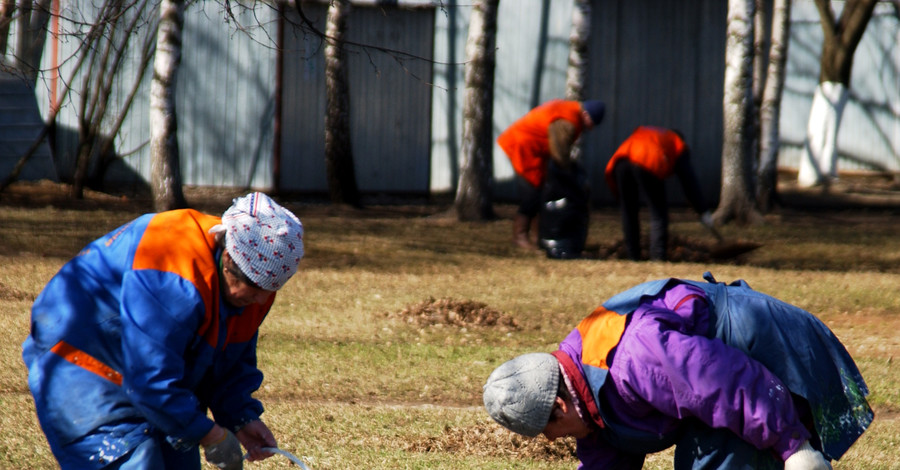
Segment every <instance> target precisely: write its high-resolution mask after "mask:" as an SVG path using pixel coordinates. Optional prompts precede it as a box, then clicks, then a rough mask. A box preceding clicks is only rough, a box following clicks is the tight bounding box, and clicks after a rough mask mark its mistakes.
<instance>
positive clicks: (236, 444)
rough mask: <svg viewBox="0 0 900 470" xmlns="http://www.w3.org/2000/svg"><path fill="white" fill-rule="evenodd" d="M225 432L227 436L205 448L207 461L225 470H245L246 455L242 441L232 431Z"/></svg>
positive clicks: (224, 435) (204, 452)
mask: <svg viewBox="0 0 900 470" xmlns="http://www.w3.org/2000/svg"><path fill="white" fill-rule="evenodd" d="M223 431H225V434H223V435H222V438H221V439H219V440H218V441H216V442H213V443H212V444H208V445H206V446H204V447H203V454H204V455H205V456H206V461H207V462H209V463H211V464H213V465H215V466H216V467H219V468H221V469H224V470H243V468H244V454H243V452H241V443H240V441H238V438H237V437H235V435H234V433H232V432H231V431H229V430H227V429H223Z"/></svg>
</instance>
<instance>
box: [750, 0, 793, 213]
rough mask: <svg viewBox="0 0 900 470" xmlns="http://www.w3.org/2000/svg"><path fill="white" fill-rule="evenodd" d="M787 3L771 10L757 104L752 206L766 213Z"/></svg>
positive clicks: (773, 183) (773, 185)
mask: <svg viewBox="0 0 900 470" xmlns="http://www.w3.org/2000/svg"><path fill="white" fill-rule="evenodd" d="M790 20H791V0H775V1H774V4H773V7H772V21H771V39H770V41H769V48H768V53H767V57H768V61H763V62H762V64H761V65H765V68H766V72H765V74H763V76H764V77H765V83H763V84H762V87H761V88H762V97H761V100H760V105H759V124H760V125H759V169H758V170H757V183H756V203H757V207H758V208H759V209H760V210H762V211H763V212H768V211H770V210H771V209H772V207H773V206H774V202H775V200H776V199H777V182H778V181H777V179H778V143H779V140H780V138H779V115H780V114H781V95H782V92H783V90H784V79H785V63H786V62H787V51H788V42H789V41H790Z"/></svg>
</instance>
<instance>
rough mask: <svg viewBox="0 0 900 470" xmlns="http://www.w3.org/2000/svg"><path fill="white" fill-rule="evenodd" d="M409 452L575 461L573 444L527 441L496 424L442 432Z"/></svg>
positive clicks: (411, 444) (409, 446)
mask: <svg viewBox="0 0 900 470" xmlns="http://www.w3.org/2000/svg"><path fill="white" fill-rule="evenodd" d="M405 450H407V451H409V452H443V453H449V454H457V455H458V454H466V455H473V456H478V457H504V458H506V457H518V458H528V459H534V460H539V461H544V462H546V461H573V462H574V461H575V460H576V458H575V440H574V439H557V440H555V441H553V442H550V441H548V440H547V439H544V438H543V437H535V438H528V437H524V436H520V435H518V434H516V433H513V432H510V431H508V430H506V429H504V428H503V427H501V426H499V425H496V424H476V425H474V426H468V427H453V426H448V427H446V428H444V432H443V434H441V435H440V436H429V437H426V438H423V439H421V440H418V441H411V442H409V443H408V444H407V445H406V448H405Z"/></svg>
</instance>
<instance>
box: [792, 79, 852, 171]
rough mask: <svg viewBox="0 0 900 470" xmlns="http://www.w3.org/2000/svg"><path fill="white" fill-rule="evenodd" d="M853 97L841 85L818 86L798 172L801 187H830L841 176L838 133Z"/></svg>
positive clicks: (822, 84) (810, 112)
mask: <svg viewBox="0 0 900 470" xmlns="http://www.w3.org/2000/svg"><path fill="white" fill-rule="evenodd" d="M849 97H850V92H849V90H847V87H845V86H844V85H842V84H841V83H839V82H822V83H820V84H819V86H817V87H816V92H815V94H814V95H813V103H812V108H811V109H810V110H809V123H808V124H807V128H806V141H805V142H804V146H803V147H804V148H803V154H802V156H801V159H800V170H799V171H798V173H797V183H798V184H799V185H800V186H802V187H811V186H816V185H819V184H826V183H827V180H828V179H830V178H835V177H837V151H838V149H837V134H838V129H840V127H841V116H842V115H843V113H844V107H845V106H846V105H847V100H848V99H849Z"/></svg>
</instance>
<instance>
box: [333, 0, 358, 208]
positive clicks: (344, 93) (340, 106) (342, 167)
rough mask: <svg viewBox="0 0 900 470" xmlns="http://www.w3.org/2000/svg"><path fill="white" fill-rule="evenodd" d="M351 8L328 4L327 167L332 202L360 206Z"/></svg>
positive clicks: (345, 2) (337, 0)
mask: <svg viewBox="0 0 900 470" xmlns="http://www.w3.org/2000/svg"><path fill="white" fill-rule="evenodd" d="M350 8H351V6H350V1H349V0H333V1H332V2H331V5H330V6H329V7H328V17H327V20H326V27H325V36H326V43H325V89H326V95H327V103H328V104H327V111H326V112H325V170H326V173H327V178H328V193H329V195H330V197H331V202H334V203H341V204H349V205H351V206H355V207H358V206H359V205H360V197H359V189H358V188H357V185H356V171H355V169H354V165H353V147H352V145H351V143H350V84H349V78H348V76H347V58H346V54H345V53H344V37H345V35H346V31H347V17H348V16H349V15H350Z"/></svg>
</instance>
